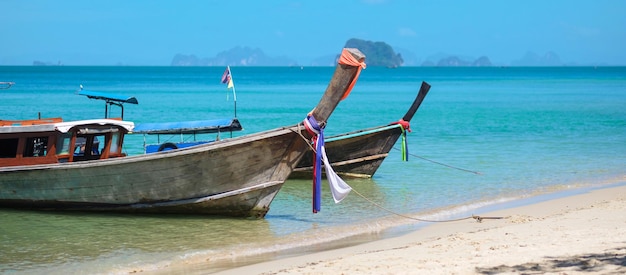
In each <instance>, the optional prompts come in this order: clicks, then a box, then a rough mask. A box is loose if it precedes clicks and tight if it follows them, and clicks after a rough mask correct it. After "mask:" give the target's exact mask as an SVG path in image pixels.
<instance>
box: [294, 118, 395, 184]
mask: <svg viewBox="0 0 626 275" xmlns="http://www.w3.org/2000/svg"><path fill="white" fill-rule="evenodd" d="M401 127H402V126H400V125H389V126H381V127H375V128H370V129H365V130H359V131H355V132H350V133H345V134H342V135H338V136H333V137H329V138H327V139H326V142H325V147H326V154H327V156H328V160H329V162H330V164H331V166H332V167H333V170H334V171H335V172H336V173H337V174H338V175H340V176H343V177H353V178H370V177H372V176H373V175H374V173H376V170H378V168H379V167H380V165H381V164H382V163H383V161H384V160H385V158H386V157H387V156H388V155H389V151H390V150H391V149H392V148H393V146H394V145H395V144H396V142H397V141H398V138H399V137H400V135H401V134H402V128H401ZM312 174H313V153H312V152H311V151H309V152H307V154H306V155H305V156H304V158H302V160H301V161H300V163H299V164H298V167H296V168H295V169H294V171H293V172H292V173H291V175H290V176H289V177H290V178H311V177H312Z"/></svg>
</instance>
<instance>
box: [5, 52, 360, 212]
mask: <svg viewBox="0 0 626 275" xmlns="http://www.w3.org/2000/svg"><path fill="white" fill-rule="evenodd" d="M342 58H343V59H342V60H344V59H350V60H351V63H352V64H346V63H342V61H341V60H340V63H339V64H338V65H337V67H336V69H335V72H334V75H333V77H332V79H331V81H330V83H329V85H328V87H327V89H326V91H325V93H324V94H323V96H322V98H321V100H320V101H319V103H318V104H317V106H316V107H315V108H314V109H313V110H312V111H311V112H309V114H308V115H307V114H303V116H305V115H307V116H306V117H307V121H308V119H310V118H314V119H316V120H317V121H318V122H319V125H325V124H326V121H327V120H328V118H329V117H330V115H331V114H332V113H333V111H334V110H335V108H336V107H337V105H338V104H339V102H340V101H341V100H342V99H343V98H345V97H346V96H347V95H348V93H349V92H350V89H351V88H352V86H353V85H354V82H355V81H356V79H357V78H358V75H359V73H360V70H361V68H362V66H364V63H363V60H364V59H365V56H364V55H363V54H362V53H361V52H360V51H359V50H357V49H344V50H343V52H342ZM356 64H361V65H356ZM83 93H85V92H84V91H83ZM85 95H87V96H91V97H93V98H97V97H100V98H99V99H103V100H105V101H107V105H106V106H107V108H108V106H110V105H118V104H123V103H124V102H126V101H128V100H129V98H128V97H123V96H122V97H118V96H115V97H109V96H106V95H103V94H95V93H85ZM131 101H132V100H131ZM127 103H132V102H127ZM118 106H119V105H118ZM105 117H108V110H107V111H105ZM134 127H135V125H134V123H132V122H127V121H123V120H122V119H108V118H105V119H98V120H86V121H71V122H58V121H38V122H34V123H30V124H29V123H21V122H19V123H18V122H12V123H11V124H8V125H6V126H2V127H0V148H1V149H0V206H3V207H11V208H25V209H42V210H80V211H107V212H131V213H159V214H163V213H183V214H201V215H220V216H236V217H264V216H265V214H266V213H267V211H269V206H270V204H271V202H272V200H273V199H274V197H275V196H276V194H277V193H278V191H279V190H280V188H281V187H282V185H283V183H284V182H285V180H287V178H288V177H289V174H291V172H292V170H293V169H294V168H295V166H296V165H297V164H298V162H299V161H300V159H301V158H302V157H303V156H304V154H305V153H306V152H307V151H309V149H310V147H309V142H310V141H309V140H307V138H313V137H314V136H313V135H312V134H310V133H309V132H308V129H306V128H305V126H304V125H303V123H299V124H297V125H293V126H287V127H281V128H277V129H273V130H267V131H263V132H259V133H254V134H250V135H245V136H240V137H234V138H228V139H223V140H219V141H215V142H210V143H205V144H201V145H196V146H192V147H188V148H179V149H176V150H167V151H161V152H156V153H152V154H142V155H136V156H126V155H125V154H123V153H122V146H123V141H124V137H125V135H126V134H127V133H129V132H131V131H133V129H134ZM81 138H82V139H81ZM83 144H84V145H85V146H84V148H82V145H83ZM77 145H79V146H77ZM96 149H97V150H96ZM81 154H82V155H81Z"/></svg>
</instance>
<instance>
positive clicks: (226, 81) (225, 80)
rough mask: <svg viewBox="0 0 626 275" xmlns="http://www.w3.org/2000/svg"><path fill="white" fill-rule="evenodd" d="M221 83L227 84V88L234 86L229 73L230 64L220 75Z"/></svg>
mask: <svg viewBox="0 0 626 275" xmlns="http://www.w3.org/2000/svg"><path fill="white" fill-rule="evenodd" d="M222 83H224V84H228V86H227V88H228V89H230V88H232V87H234V86H235V84H234V83H233V77H232V75H231V74H230V66H228V67H226V70H225V71H224V74H223V75H222Z"/></svg>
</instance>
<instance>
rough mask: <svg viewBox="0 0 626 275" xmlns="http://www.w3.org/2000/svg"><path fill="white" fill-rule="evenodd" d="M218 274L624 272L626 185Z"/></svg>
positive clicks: (625, 253)
mask: <svg viewBox="0 0 626 275" xmlns="http://www.w3.org/2000/svg"><path fill="white" fill-rule="evenodd" d="M480 216H482V217H501V219H484V220H482V222H478V221H477V220H474V219H466V220H461V221H455V222H447V223H433V224H431V225H429V226H427V227H425V228H424V229H420V230H417V231H415V232H412V233H409V234H406V235H402V236H400V237H395V238H390V239H384V240H379V241H375V242H370V243H365V244H361V245H357V246H352V247H347V248H341V249H335V250H330V251H324V252H319V253H313V254H309V255H304V256H296V257H290V258H284V259H278V260H273V261H269V262H263V263H259V264H254V265H249V266H245V267H240V268H233V269H229V270H225V271H222V272H219V273H218V274H624V273H626V186H623V184H622V185H619V186H613V187H608V188H600V189H594V190H590V191H588V192H583V193H580V194H575V195H571V196H566V197H559V198H555V199H551V200H547V201H540V202H536V203H532V204H528V205H523V206H520V207H514V208H508V209H503V210H498V211H494V212H490V213H484V214H481V215H480Z"/></svg>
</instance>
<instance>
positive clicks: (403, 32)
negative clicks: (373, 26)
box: [398, 27, 417, 36]
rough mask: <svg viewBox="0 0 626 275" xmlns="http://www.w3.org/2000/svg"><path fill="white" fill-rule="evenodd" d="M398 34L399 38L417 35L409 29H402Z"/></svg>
mask: <svg viewBox="0 0 626 275" xmlns="http://www.w3.org/2000/svg"><path fill="white" fill-rule="evenodd" d="M398 34H399V35H400V36H416V35H417V33H416V32H415V31H414V30H412V29H411V28H406V27H402V28H399V29H398Z"/></svg>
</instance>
